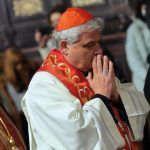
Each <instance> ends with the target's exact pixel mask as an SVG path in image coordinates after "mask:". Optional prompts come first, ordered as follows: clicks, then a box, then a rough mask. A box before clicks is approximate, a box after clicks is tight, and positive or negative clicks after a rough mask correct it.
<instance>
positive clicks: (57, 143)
mask: <svg viewBox="0 0 150 150" xmlns="http://www.w3.org/2000/svg"><path fill="white" fill-rule="evenodd" d="M118 86H119V87H118V91H119V92H120V94H121V98H122V100H123V103H124V106H125V108H126V111H127V114H128V117H129V121H130V123H131V125H132V129H133V132H134V136H135V139H137V140H139V139H142V137H143V134H142V132H143V126H144V124H145V118H146V116H147V113H148V111H149V105H148V103H147V102H146V100H145V98H144V97H143V96H141V95H140V94H137V93H136V90H135V89H132V90H131V91H132V92H133V94H128V93H130V92H129V90H130V89H126V88H127V85H126V86H125V87H124V86H123V85H121V84H120V83H118ZM124 89H125V93H124ZM134 94H135V96H137V95H138V96H139V98H137V97H134ZM130 95H132V96H130ZM124 96H126V97H124ZM131 104H132V105H131ZM22 107H23V111H24V113H25V115H26V117H27V120H28V125H29V137H30V150H52V149H55V150H110V149H111V150H116V149H118V148H120V147H122V146H124V144H125V143H124V140H123V138H122V137H121V135H120V133H119V132H118V129H117V127H116V125H115V122H114V121H113V118H112V117H111V114H110V113H109V111H108V110H107V108H106V107H105V105H104V104H103V102H102V101H101V100H100V99H99V98H95V99H92V100H90V101H89V102H87V103H86V104H85V105H84V106H83V107H81V104H80V102H79V100H78V99H77V98H76V97H74V96H73V95H72V94H71V93H70V92H69V90H68V89H67V88H66V87H65V86H64V84H62V83H61V82H60V81H59V80H58V79H57V78H56V77H54V76H53V75H51V74H50V73H47V72H38V73H36V74H35V75H34V77H33V79H32V81H31V83H30V86H29V89H28V91H27V93H26V94H25V96H24V98H23V100H22ZM132 108H133V109H132Z"/></svg>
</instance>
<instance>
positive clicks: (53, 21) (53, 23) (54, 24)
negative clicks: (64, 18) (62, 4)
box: [49, 12, 61, 28]
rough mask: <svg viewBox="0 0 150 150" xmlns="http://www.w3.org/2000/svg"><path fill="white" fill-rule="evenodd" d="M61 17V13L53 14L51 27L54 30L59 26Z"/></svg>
mask: <svg viewBox="0 0 150 150" xmlns="http://www.w3.org/2000/svg"><path fill="white" fill-rule="evenodd" d="M60 16H61V13H59V12H54V13H52V14H51V16H50V18H49V19H50V22H51V26H52V27H53V28H55V27H56V26H57V24H58V21H59V18H60Z"/></svg>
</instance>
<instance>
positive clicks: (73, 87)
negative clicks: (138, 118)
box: [38, 50, 139, 150]
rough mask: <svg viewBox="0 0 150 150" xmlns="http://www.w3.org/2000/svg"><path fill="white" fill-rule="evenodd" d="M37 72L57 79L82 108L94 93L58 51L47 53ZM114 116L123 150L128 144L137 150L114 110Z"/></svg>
mask: <svg viewBox="0 0 150 150" xmlns="http://www.w3.org/2000/svg"><path fill="white" fill-rule="evenodd" d="M38 71H46V72H49V73H51V74H52V75H54V76H55V77H57V78H58V79H59V80H60V81H61V82H62V83H63V84H64V85H65V86H66V87H67V88H68V89H69V91H70V93H71V94H72V95H74V96H75V97H77V98H78V99H79V100H80V102H81V104H82V106H83V105H84V104H85V103H86V102H87V101H89V100H90V99H91V97H93V96H94V92H93V90H92V89H91V87H90V85H89V83H88V81H87V80H86V78H85V77H84V75H83V74H82V73H81V72H80V71H79V70H77V69H76V68H75V67H73V66H72V65H70V64H69V63H68V62H67V61H66V60H65V58H64V57H63V55H62V54H61V52H60V51H58V50H53V51H51V52H50V53H49V55H48V56H47V58H46V59H45V61H44V62H43V64H42V66H41V67H40V69H39V70H38ZM113 110H115V108H113ZM114 114H115V116H116V117H117V119H118V121H119V122H120V123H121V124H122V126H123V129H121V128H120V126H119V125H117V128H118V130H119V132H120V134H121V135H122V137H123V138H124V140H125V143H126V146H125V147H124V148H123V149H124V150H129V149H130V148H129V147H130V146H129V143H128V142H130V144H131V150H139V148H138V146H137V144H135V143H134V144H133V143H132V142H131V139H129V141H127V137H125V135H126V134H127V136H129V131H128V129H127V128H126V126H125V125H124V123H123V122H122V121H121V119H120V117H119V115H118V111H117V110H115V111H114Z"/></svg>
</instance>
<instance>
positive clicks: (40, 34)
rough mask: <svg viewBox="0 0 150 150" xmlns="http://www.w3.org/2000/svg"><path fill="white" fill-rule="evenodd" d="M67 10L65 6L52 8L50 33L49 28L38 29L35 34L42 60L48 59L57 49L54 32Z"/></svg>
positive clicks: (49, 21)
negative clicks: (53, 50) (51, 52)
mask: <svg viewBox="0 0 150 150" xmlns="http://www.w3.org/2000/svg"><path fill="white" fill-rule="evenodd" d="M65 10H66V7H65V6H64V5H61V4H59V5H56V6H55V7H53V8H52V10H51V11H50V13H49V15H48V23H49V25H50V27H49V31H48V28H41V29H37V30H36V32H35V41H36V42H37V43H38V45H39V53H40V55H41V57H42V59H44V58H46V56H47V55H48V53H49V52H50V50H52V49H55V48H56V47H57V46H56V41H55V39H54V38H53V31H52V29H54V28H55V27H56V25H57V23H58V20H59V17H60V16H61V14H62V13H63V12H64V11H65Z"/></svg>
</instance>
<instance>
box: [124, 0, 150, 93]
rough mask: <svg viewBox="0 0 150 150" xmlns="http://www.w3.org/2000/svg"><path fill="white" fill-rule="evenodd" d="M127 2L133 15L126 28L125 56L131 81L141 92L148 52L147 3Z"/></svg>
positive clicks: (149, 50)
mask: <svg viewBox="0 0 150 150" xmlns="http://www.w3.org/2000/svg"><path fill="white" fill-rule="evenodd" d="M129 4H130V6H131V8H132V10H133V11H134V16H133V22H132V24H131V25H130V26H129V28H128V30H127V38H126V57H127V62H128V65H129V67H130V69H131V72H132V81H133V83H134V84H135V86H136V87H137V88H138V90H140V91H142V92H143V87H144V82H145V77H146V73H147V70H148V66H149V65H148V62H147V59H148V56H149V54H150V42H149V41H150V29H149V27H148V25H147V22H146V13H147V11H146V10H147V9H146V8H147V6H148V5H147V1H146V0H129Z"/></svg>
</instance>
